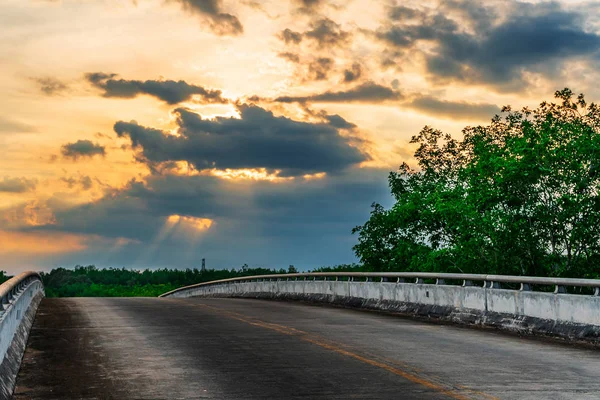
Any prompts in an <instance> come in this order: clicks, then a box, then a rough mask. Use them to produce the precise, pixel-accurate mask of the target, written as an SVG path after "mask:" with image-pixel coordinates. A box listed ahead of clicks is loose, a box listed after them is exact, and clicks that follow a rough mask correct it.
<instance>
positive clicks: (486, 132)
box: [353, 89, 600, 277]
mask: <svg viewBox="0 0 600 400" xmlns="http://www.w3.org/2000/svg"><path fill="white" fill-rule="evenodd" d="M555 95H556V98H557V99H559V102H558V103H546V102H544V103H542V104H541V105H540V107H539V108H537V109H536V110H529V109H527V108H524V109H522V110H521V111H512V110H511V108H510V107H505V108H504V109H503V112H504V113H505V116H504V118H501V117H500V116H496V117H494V118H493V119H492V121H491V124H490V125H487V126H476V127H466V128H465V129H464V130H463V139H462V140H456V139H454V138H452V137H451V136H450V135H447V134H443V133H442V132H440V131H438V130H435V129H433V128H430V127H425V128H423V130H422V131H421V132H420V133H419V134H418V135H416V136H414V137H413V138H412V140H411V143H414V144H417V145H418V148H417V150H416V152H415V158H416V160H417V162H418V168H417V169H412V168H410V167H409V166H408V165H407V164H403V165H402V166H401V167H400V169H399V171H398V172H392V173H390V175H389V185H390V189H391V192H392V194H393V196H394V198H395V204H394V205H393V206H392V208H391V209H389V210H386V209H384V208H383V207H382V206H381V205H379V204H373V207H372V211H371V217H370V218H369V220H368V221H367V222H366V223H365V224H364V225H362V226H358V227H356V228H354V230H353V232H354V233H357V234H358V243H357V244H356V245H355V246H354V251H355V253H356V254H357V256H358V257H359V258H360V259H361V261H362V262H363V263H364V264H365V268H367V269H373V270H382V271H384V270H431V271H448V272H479V273H502V274H528V275H550V276H581V277H596V276H598V271H600V107H598V106H597V105H595V104H593V103H592V104H588V103H587V102H586V101H585V99H584V96H583V95H579V96H577V97H575V96H574V95H573V93H572V92H571V91H570V90H569V89H564V90H561V91H557V92H556V94H555Z"/></svg>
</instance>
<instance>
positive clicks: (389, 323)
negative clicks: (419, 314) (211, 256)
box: [15, 298, 600, 399]
mask: <svg viewBox="0 0 600 400" xmlns="http://www.w3.org/2000/svg"><path fill="white" fill-rule="evenodd" d="M599 355H600V354H599V353H598V352H597V351H594V350H586V349H580V348H574V347H568V346H564V345H557V344H551V343H546V342H541V341H533V340H527V339H520V338H517V337H510V336H506V335H503V334H498V333H495V332H489V331H488V332H482V331H476V330H470V329H464V328H458V327H452V326H444V325H435V324H427V323H422V322H417V321H414V320H410V319H402V318H398V317H393V316H387V315H382V314H375V313H368V312H359V311H354V310H345V309H337V308H329V307H311V306H306V305H302V304H297V303H281V302H268V301H259V300H236V299H152V298H145V299H141V298H130V299H116V298H115V299H111V298H75V299H44V301H43V302H42V304H41V306H40V309H39V311H38V315H37V317H36V321H35V323H34V327H33V329H32V332H31V336H30V340H29V345H28V348H27V351H26V354H25V357H24V360H23V363H22V367H21V371H20V373H19V376H18V381H17V389H16V392H15V397H16V398H17V399H33V398H36V399H37V398H44V399H74V398H78V399H79V398H85V399H110V398H114V399H183V398H185V399H187V398H193V399H203V398H207V399H214V398H219V399H288V398H294V399H300V398H305V399H308V398H310V399H319V398H327V399H349V398H369V399H372V398H386V399H387V398H389V399H493V398H502V399H549V398H552V399H597V398H598V393H600V356H599Z"/></svg>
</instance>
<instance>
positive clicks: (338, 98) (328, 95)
mask: <svg viewBox="0 0 600 400" xmlns="http://www.w3.org/2000/svg"><path fill="white" fill-rule="evenodd" d="M400 99H402V94H401V93H400V92H398V91H396V90H393V89H391V88H389V87H386V86H382V85H379V84H376V83H374V82H366V83H363V84H361V85H359V86H356V87H354V88H352V89H349V90H344V91H337V92H336V91H328V92H324V93H320V94H315V95H312V96H281V97H278V98H276V99H275V101H278V102H281V103H293V102H299V103H304V102H322V103H338V102H339V103H343V102H363V103H381V102H384V101H389V100H400Z"/></svg>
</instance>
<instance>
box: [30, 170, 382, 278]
mask: <svg viewBox="0 0 600 400" xmlns="http://www.w3.org/2000/svg"><path fill="white" fill-rule="evenodd" d="M386 177H387V171H386V170H376V169H364V168H352V169H351V170H348V171H345V172H344V173H342V174H339V175H334V176H327V177H325V178H323V179H314V180H306V179H301V178H297V179H294V180H291V181H285V182H281V183H272V182H265V181H259V182H256V181H232V180H223V179H219V178H216V177H213V176H172V175H161V176H158V175H154V176H150V177H148V178H147V179H146V182H139V181H131V182H130V183H129V184H128V185H126V186H125V187H124V188H122V189H118V190H114V191H112V192H110V193H108V194H107V195H106V196H105V197H103V198H102V199H100V200H98V201H95V202H93V203H89V204H85V205H78V206H76V207H73V208H70V209H68V210H57V211H55V216H56V219H55V223H54V224H49V225H46V226H41V227H36V228H35V231H36V232H39V231H53V232H55V231H58V232H69V233H75V234H84V235H96V236H101V237H103V238H113V239H116V238H122V237H124V238H127V239H128V241H129V243H130V244H128V245H125V246H123V247H121V248H118V249H114V248H113V249H111V251H106V250H104V251H103V249H102V248H99V249H97V251H96V252H94V251H92V250H89V251H88V252H86V254H85V256H86V257H87V258H88V259H94V260H95V261H96V264H97V265H106V264H108V265H110V263H111V262H114V263H115V264H117V263H118V265H128V266H129V267H142V268H144V267H156V266H169V267H170V266H177V267H179V268H184V267H193V266H195V265H194V263H195V262H198V261H199V260H200V259H201V258H206V259H207V261H208V263H209V265H210V266H211V267H216V268H224V267H232V266H239V265H241V264H243V263H249V264H251V265H252V264H254V265H256V264H262V265H267V266H272V267H275V266H280V265H289V264H294V265H297V266H299V267H303V268H308V267H310V268H314V267H316V266H321V265H328V264H338V263H342V262H352V261H354V256H353V254H352V250H351V247H352V244H353V243H354V242H355V240H356V238H354V237H353V236H352V235H351V233H350V232H351V229H352V228H353V227H354V226H356V225H358V224H361V223H363V222H364V221H365V220H366V219H367V218H368V215H369V211H370V209H369V205H370V204H371V203H372V202H373V201H377V202H381V203H384V204H386V205H389V204H390V203H391V196H390V195H389V190H388V188H387V181H386ZM172 215H179V216H182V217H186V218H195V219H210V220H211V221H214V223H213V224H212V225H211V226H210V228H209V229H208V230H206V231H203V232H201V233H199V235H200V236H199V237H194V236H193V235H192V234H191V233H190V232H189V231H187V232H178V228H177V226H172V225H170V224H168V220H169V217H170V216H172ZM107 241H108V240H107ZM231 243H235V249H236V251H233V252H232V251H231ZM303 249H310V251H304V250H303ZM140 255H142V256H140ZM78 256H79V258H81V257H82V255H81V254H79V255H78ZM65 260H67V259H66V258H62V262H67V261H65Z"/></svg>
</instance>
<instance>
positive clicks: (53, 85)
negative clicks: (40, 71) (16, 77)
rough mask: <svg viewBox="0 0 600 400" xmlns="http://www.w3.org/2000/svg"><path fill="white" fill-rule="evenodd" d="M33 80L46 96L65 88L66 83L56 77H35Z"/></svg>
mask: <svg viewBox="0 0 600 400" xmlns="http://www.w3.org/2000/svg"><path fill="white" fill-rule="evenodd" d="M35 81H36V82H37V83H38V84H39V85H40V90H41V91H42V92H44V93H45V94H47V95H48V96H53V95H56V94H59V93H61V92H63V91H65V90H66V89H67V85H66V84H64V83H63V82H61V81H60V80H58V79H56V78H51V77H46V78H37V79H35Z"/></svg>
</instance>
